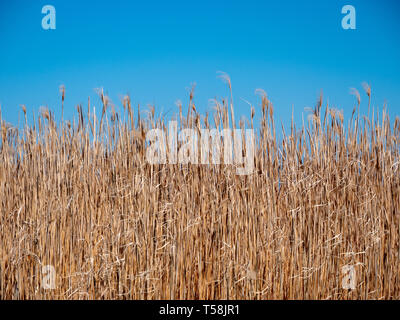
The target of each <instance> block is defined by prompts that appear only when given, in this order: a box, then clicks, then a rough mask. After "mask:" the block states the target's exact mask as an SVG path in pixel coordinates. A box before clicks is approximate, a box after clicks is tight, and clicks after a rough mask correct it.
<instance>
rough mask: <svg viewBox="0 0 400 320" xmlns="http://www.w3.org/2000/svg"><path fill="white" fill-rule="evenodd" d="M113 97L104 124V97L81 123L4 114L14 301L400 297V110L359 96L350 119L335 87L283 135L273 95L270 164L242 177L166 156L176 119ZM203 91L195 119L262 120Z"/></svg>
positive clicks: (7, 281) (5, 226) (207, 124)
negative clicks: (153, 140) (205, 108)
mask: <svg viewBox="0 0 400 320" xmlns="http://www.w3.org/2000/svg"><path fill="white" fill-rule="evenodd" d="M367 94H368V96H369V98H370V91H369V93H368V91H367ZM100 96H101V100H102V103H103V106H102V115H101V117H98V118H96V115H95V113H94V111H93V107H92V106H91V105H90V102H89V103H88V106H87V109H86V107H85V108H84V109H83V108H82V107H80V106H79V107H78V112H77V120H76V122H73V123H69V122H66V121H63V122H60V123H57V122H56V121H55V120H54V117H53V115H52V114H51V112H49V111H48V110H42V112H41V113H40V115H39V116H38V118H37V119H36V120H35V121H34V123H32V124H28V122H25V127H24V128H23V129H19V130H17V129H15V128H12V127H10V126H7V124H6V122H5V121H4V120H1V118H0V120H1V133H2V136H1V145H0V148H1V149H0V298H2V299H382V298H383V299H399V298H400V264H399V258H400V257H399V250H400V242H399V241H400V236H399V234H400V221H399V220H400V177H399V166H400V162H399V161H400V160H399V145H400V119H399V118H396V119H395V120H394V119H392V121H390V119H389V117H388V115H387V114H386V113H385V111H382V112H380V113H378V112H376V111H375V110H373V109H372V108H371V115H370V116H369V117H362V116H360V115H359V112H358V110H359V106H360V100H359V99H358V100H357V104H356V106H355V108H354V112H353V114H352V115H351V119H350V115H349V121H344V117H343V114H342V113H340V112H338V111H336V110H334V109H331V108H329V106H325V105H323V100H322V97H321V99H320V100H319V102H318V104H317V106H316V107H315V109H314V110H312V112H311V114H310V116H309V118H308V119H307V121H306V122H305V123H304V124H303V126H302V127H301V128H296V126H295V125H294V123H292V127H291V131H290V133H287V132H285V131H284V129H283V128H282V137H283V138H282V142H278V139H277V133H276V128H275V123H274V116H273V107H272V105H271V103H270V102H269V100H268V99H267V96H266V95H265V94H261V105H260V109H258V108H257V109H258V110H259V111H258V112H260V114H261V122H260V124H259V125H257V129H255V130H256V132H257V134H256V150H255V157H254V165H255V170H254V172H253V173H252V174H250V175H244V176H240V175H236V174H235V170H234V169H235V168H234V166H232V165H224V164H221V165H194V164H187V165H181V164H161V165H150V164H149V163H148V162H147V161H146V158H145V153H146V141H145V137H146V132H147V131H148V130H149V129H151V128H155V127H158V128H163V129H164V130H166V126H167V125H166V124H165V120H164V119H162V118H157V117H156V116H155V113H154V109H150V112H149V114H148V116H146V117H143V114H142V117H141V114H140V110H138V111H136V108H135V110H134V108H133V107H132V106H131V102H130V99H129V97H125V98H124V100H123V106H124V112H123V114H118V113H117V112H116V111H115V109H114V108H113V106H112V105H111V103H110V102H109V100H108V98H107V97H106V96H104V95H103V93H102V92H101V93H100ZM192 99H193V95H192V94H191V95H190V103H189V106H188V109H187V110H188V111H187V113H186V108H185V111H184V112H182V106H179V113H178V114H177V120H178V123H179V126H180V127H181V128H198V129H200V128H211V127H214V128H219V129H221V128H228V127H230V126H235V125H237V126H238V127H240V128H245V127H246V128H249V127H250V128H253V126H254V124H253V120H254V115H255V108H254V107H251V108H252V112H251V119H250V120H249V121H248V122H247V123H246V122H245V121H240V122H239V123H237V122H236V121H235V120H234V112H233V106H232V104H231V99H227V100H222V101H220V102H218V101H215V112H214V114H212V115H210V117H209V116H208V115H207V116H205V117H202V116H200V115H199V114H198V113H197V111H196V108H195V105H194V103H193V100H192ZM62 102H64V92H63V93H62ZM121 110H122V109H121ZM23 111H24V113H25V114H26V109H25V107H23ZM183 113H185V115H184V114H183ZM232 120H233V121H232ZM279 130H280V129H279ZM46 265H51V266H53V267H54V270H55V272H56V274H55V287H54V289H45V288H43V283H42V282H43V281H44V277H45V274H43V273H42V271H43V270H42V268H43V267H44V266H46ZM346 265H350V266H353V267H354V270H355V276H356V279H355V289H354V290H349V289H344V288H343V280H344V276H345V274H343V273H342V272H343V270H344V269H343V267H345V266H346Z"/></svg>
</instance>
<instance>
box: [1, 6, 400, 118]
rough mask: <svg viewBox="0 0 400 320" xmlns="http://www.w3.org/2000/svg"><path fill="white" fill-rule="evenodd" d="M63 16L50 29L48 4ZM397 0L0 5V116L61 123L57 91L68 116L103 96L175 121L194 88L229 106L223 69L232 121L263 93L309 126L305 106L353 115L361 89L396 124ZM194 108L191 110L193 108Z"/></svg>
mask: <svg viewBox="0 0 400 320" xmlns="http://www.w3.org/2000/svg"><path fill="white" fill-rule="evenodd" d="M47 4H50V5H53V6H54V7H55V9H56V30H43V29H42V25H41V21H42V18H43V17H44V15H43V14H42V13H41V9H42V7H43V6H44V5H47ZM346 4H350V5H353V6H354V7H355V9H356V30H344V29H342V26H341V20H342V18H343V16H344V14H342V13H341V9H342V7H343V6H344V5H346ZM399 18H400V1H396V0H393V1H390V0H376V1H375V0H347V1H341V0H324V1H316V0H315V1H310V0H305V1H297V0H280V1H267V0H262V1H260V0H259V1H255V0H246V1H234V0H229V1H219V0H214V1H210V0H201V1H188V0H186V1H176V0H170V1H165V0H162V1H122V0H113V1H100V0H99V1H75V0H63V1H60V0H46V1H41V0H27V1H22V0H15V1H1V2H0V41H1V45H0V104H1V108H2V115H3V119H5V120H6V121H8V122H11V123H13V124H17V123H18V119H19V118H20V119H21V120H22V111H21V108H20V106H19V105H20V104H25V105H26V106H27V109H28V112H29V115H30V116H31V115H32V112H37V110H38V109H39V107H40V106H48V107H49V108H50V109H51V110H53V111H54V112H55V114H56V116H57V117H59V116H60V109H61V102H60V100H61V99H60V94H59V89H58V88H59V86H60V85H61V84H64V85H65V87H66V100H65V117H66V118H71V117H72V116H73V115H74V114H75V110H76V109H75V106H76V105H77V104H80V103H82V104H83V105H84V106H86V103H87V98H88V96H91V99H92V101H93V103H94V104H95V105H96V106H97V108H98V109H100V100H99V98H98V97H97V95H96V93H95V91H94V88H99V87H102V88H104V90H105V92H106V93H108V95H109V96H110V98H111V100H112V101H113V102H114V103H115V104H116V105H117V106H120V108H121V109H122V107H121V102H120V97H122V96H123V95H125V94H127V93H129V94H130V95H131V97H132V100H133V103H134V104H135V105H137V104H138V103H140V104H141V105H142V106H146V105H147V104H155V105H156V110H157V111H159V112H161V111H162V112H164V113H166V112H169V114H172V113H175V112H177V107H176V106H175V101H176V100H178V99H180V100H182V102H184V103H187V101H188V92H189V88H190V87H191V84H192V83H196V84H197V86H196V92H195V103H196V107H197V109H198V110H199V111H201V112H202V113H203V112H205V111H207V110H211V106H210V105H209V102H208V101H209V99H211V98H214V97H217V98H221V97H226V96H228V95H229V92H228V90H227V88H226V85H225V84H224V83H223V82H222V81H221V80H219V79H217V73H216V72H217V71H224V72H226V73H228V74H229V75H230V77H231V79H232V85H233V93H234V103H235V113H236V118H238V117H239V115H246V116H248V115H249V107H248V105H247V104H246V103H245V102H243V101H242V100H241V98H243V99H245V100H248V101H250V102H252V103H254V105H255V106H256V110H257V112H258V114H259V113H260V109H259V108H257V106H258V104H259V99H258V97H257V96H256V95H255V94H254V91H255V89H257V88H262V89H264V90H265V91H266V92H267V94H268V97H269V98H270V100H271V101H272V102H273V103H274V108H275V111H276V116H277V120H278V121H280V120H282V121H283V122H286V121H288V119H290V115H291V112H292V108H294V113H295V117H296V120H297V121H301V114H302V113H303V112H304V108H305V107H307V106H309V107H312V106H314V105H315V102H316V100H317V97H318V95H319V93H320V91H321V90H323V92H324V96H325V101H327V100H329V103H330V105H331V106H332V107H337V108H338V109H343V110H344V112H345V115H350V114H351V111H352V109H353V107H354V103H355V98H354V97H353V96H351V95H349V88H350V87H356V88H357V89H358V90H359V91H360V93H361V96H362V109H363V110H364V111H365V110H366V109H367V104H366V102H367V97H366V95H365V94H364V93H363V92H362V87H361V83H362V82H363V81H366V82H368V83H369V84H370V85H371V87H372V94H373V105H375V106H379V107H382V105H383V103H384V102H385V101H387V103H388V107H389V110H390V114H391V116H392V117H394V116H395V115H398V114H399V113H400V112H399V111H400V59H399V58H400V41H399V40H400V19H399ZM186 106H187V104H186Z"/></svg>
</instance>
